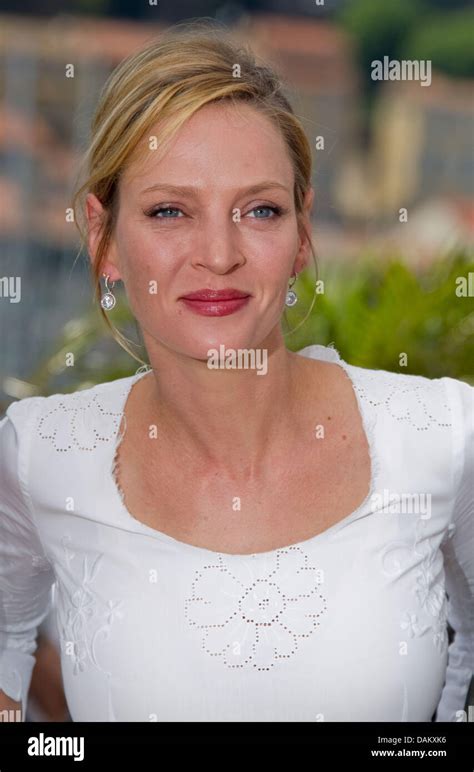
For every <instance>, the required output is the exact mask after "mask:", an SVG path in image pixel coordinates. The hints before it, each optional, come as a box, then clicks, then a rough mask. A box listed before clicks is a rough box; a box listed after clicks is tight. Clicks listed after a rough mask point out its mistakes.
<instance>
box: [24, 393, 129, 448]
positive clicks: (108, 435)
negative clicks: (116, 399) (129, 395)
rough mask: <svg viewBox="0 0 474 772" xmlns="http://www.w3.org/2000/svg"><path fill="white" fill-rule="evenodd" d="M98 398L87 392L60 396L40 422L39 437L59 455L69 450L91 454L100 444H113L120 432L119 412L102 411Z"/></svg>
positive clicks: (97, 395) (99, 396) (98, 395)
mask: <svg viewBox="0 0 474 772" xmlns="http://www.w3.org/2000/svg"><path fill="white" fill-rule="evenodd" d="M101 396H102V395H101V394H100V393H98V392H95V393H91V390H90V389H87V390H86V391H85V393H84V394H83V393H82V392H81V391H77V392H73V393H72V394H68V395H66V398H64V397H62V398H61V400H60V402H59V403H58V404H56V405H55V406H54V407H52V408H51V409H50V410H48V411H47V412H46V413H45V414H44V415H43V416H41V418H40V419H39V421H38V435H39V436H40V437H41V438H42V439H43V440H49V441H50V442H51V443H52V445H53V447H54V449H55V450H57V451H58V452H62V453H66V452H68V451H70V450H84V451H89V452H91V451H94V450H95V449H96V448H97V447H98V445H99V443H103V442H112V441H113V440H114V439H115V436H116V434H117V431H118V429H119V425H120V419H121V417H122V411H121V410H117V411H113V410H107V409H105V408H104V407H103V405H102V404H101V401H100V400H101ZM104 397H105V398H106V395H104ZM66 400H67V401H66ZM63 413H67V414H68V420H67V421H64V419H63ZM107 419H110V420H107Z"/></svg>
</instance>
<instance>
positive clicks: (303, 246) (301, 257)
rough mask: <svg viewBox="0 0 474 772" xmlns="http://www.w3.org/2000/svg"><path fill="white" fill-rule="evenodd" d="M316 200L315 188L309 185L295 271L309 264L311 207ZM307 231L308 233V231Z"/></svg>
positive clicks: (300, 219) (299, 225) (300, 227)
mask: <svg viewBox="0 0 474 772" xmlns="http://www.w3.org/2000/svg"><path fill="white" fill-rule="evenodd" d="M313 201H314V190H313V188H312V187H309V188H308V190H307V191H306V193H305V197H304V201H303V212H302V214H301V215H300V217H299V223H298V230H299V234H300V245H299V248H298V252H297V254H296V258H295V264H294V271H295V272H296V273H300V271H302V270H303V269H304V268H305V267H306V266H307V264H308V262H309V258H310V254H311V245H310V242H309V238H308V235H311V230H312V228H311V209H312V206H313ZM305 229H306V231H307V233H306V231H305Z"/></svg>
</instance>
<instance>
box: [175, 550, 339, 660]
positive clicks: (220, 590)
mask: <svg viewBox="0 0 474 772" xmlns="http://www.w3.org/2000/svg"><path fill="white" fill-rule="evenodd" d="M253 557H257V556H255V555H254V556H249V559H248V560H245V561H244V560H242V557H241V556H239V561H238V562H237V561H233V560H231V558H230V557H229V556H226V555H222V554H220V555H219V556H218V558H217V562H216V563H215V564H213V565H206V566H204V567H203V568H202V569H201V570H198V571H196V573H195V578H194V580H193V584H192V594H191V597H190V598H188V599H187V600H186V606H185V613H186V617H187V620H188V622H189V624H190V625H191V626H193V627H195V628H197V629H198V630H199V631H200V633H201V641H202V648H203V649H204V651H205V652H206V653H207V654H209V655H210V656H212V657H218V658H220V659H221V661H222V662H223V664H225V665H226V666H227V667H229V668H246V667H248V668H255V669H257V670H270V668H272V667H273V666H274V665H275V664H276V663H278V662H280V661H282V660H287V659H289V658H290V657H292V656H294V655H295V654H296V653H297V651H298V648H299V646H300V643H301V641H302V639H304V638H309V637H310V636H311V635H313V633H314V632H315V631H316V629H317V628H318V626H319V624H320V618H321V616H322V615H323V614H324V613H325V611H326V601H325V598H324V597H323V595H322V594H321V592H320V588H321V584H322V581H323V579H322V575H321V571H320V569H318V568H317V567H315V566H311V565H309V558H308V556H307V554H306V553H305V552H304V551H303V550H302V549H301V547H299V546H290V547H287V548H282V549H279V550H275V552H272V553H269V555H268V560H267V559H265V560H264V561H257V562H253V561H252V558H253ZM259 557H260V556H259ZM290 588H291V590H290Z"/></svg>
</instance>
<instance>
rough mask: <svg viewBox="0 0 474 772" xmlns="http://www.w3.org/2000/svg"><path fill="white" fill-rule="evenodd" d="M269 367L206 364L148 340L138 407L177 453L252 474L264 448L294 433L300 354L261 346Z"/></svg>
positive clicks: (282, 443)
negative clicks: (260, 372)
mask: <svg viewBox="0 0 474 772" xmlns="http://www.w3.org/2000/svg"><path fill="white" fill-rule="evenodd" d="M262 349H266V352H267V371H266V373H265V374H264V375H258V374H257V373H258V371H257V370H255V369H209V367H208V366H207V360H204V361H203V360H200V359H193V358H191V357H189V356H182V355H180V354H176V352H173V351H170V350H169V349H167V348H165V347H163V346H162V345H161V344H160V345H157V344H154V342H150V341H148V345H147V351H148V355H149V358H150V364H151V367H152V368H153V371H154V376H153V377H152V376H146V378H145V379H144V380H145V381H147V382H148V383H147V388H146V389H145V392H146V393H145V394H144V396H143V399H142V400H141V410H142V414H143V415H144V420H145V421H146V422H147V423H156V424H157V426H158V427H160V429H159V431H160V433H161V434H162V435H163V436H165V437H166V436H170V437H173V447H174V448H177V449H178V450H179V452H180V454H181V453H182V456H180V457H181V458H183V459H184V458H186V457H187V458H193V459H196V458H198V459H199V460H200V462H202V463H203V464H205V465H206V466H207V467H211V468H214V469H215V470H216V471H218V470H222V471H224V470H235V469H241V470H245V471H246V472H247V474H249V475H253V474H257V473H258V470H259V469H260V468H261V467H262V465H263V464H264V462H266V461H268V448H269V447H272V448H273V449H274V451H275V452H278V449H281V450H283V448H284V447H288V442H289V441H291V439H292V438H293V436H294V435H295V433H296V431H297V430H298V420H297V416H296V415H295V411H296V409H298V407H299V398H300V375H301V373H302V365H303V362H302V359H303V358H302V357H301V356H299V355H297V354H293V353H292V352H290V351H288V350H287V349H286V347H285V345H284V341H283V339H282V338H281V340H276V341H275V342H274V343H273V345H269V346H267V347H266V346H265V345H263V346H262Z"/></svg>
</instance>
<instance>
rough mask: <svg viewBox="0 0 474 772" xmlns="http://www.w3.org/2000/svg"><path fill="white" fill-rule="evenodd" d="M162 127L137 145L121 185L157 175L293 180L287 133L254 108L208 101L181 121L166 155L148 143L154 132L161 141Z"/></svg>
mask: <svg viewBox="0 0 474 772" xmlns="http://www.w3.org/2000/svg"><path fill="white" fill-rule="evenodd" d="M162 127H163V124H160V123H156V124H155V125H154V126H152V127H151V129H150V131H149V132H148V133H147V136H146V137H144V138H142V140H141V141H140V143H139V144H138V145H137V148H136V151H135V153H134V154H133V156H132V158H131V159H130V161H129V163H128V164H127V167H126V169H125V171H124V174H123V175H122V182H121V186H122V187H126V188H127V190H129V191H135V192H139V191H141V190H142V189H144V188H145V187H147V185H152V184H154V183H155V182H157V181H158V180H159V181H160V182H163V183H169V184H176V185H179V184H183V185H185V184H187V185H195V186H196V187H200V186H203V187H204V186H207V185H208V184H209V183H210V182H211V181H212V185H213V186H215V187H222V188H225V187H232V186H235V187H238V186H242V187H243V186H245V184H247V183H248V184H251V183H255V182H259V181H260V180H264V179H278V180H280V181H281V182H282V183H284V184H287V185H288V186H291V184H292V181H293V175H294V173H293V166H292V162H291V159H290V155H289V152H288V148H287V146H286V143H285V141H284V139H283V135H282V134H281V132H280V131H279V129H278V127H277V126H276V125H275V124H274V123H273V122H272V121H271V120H270V119H269V118H267V117H266V116H265V115H263V114H262V113H261V112H260V111H259V110H258V109H255V108H254V107H251V106H249V105H246V104H244V103H239V104H237V105H233V104H229V103H225V104H224V103H220V104H217V103H212V104H209V105H205V106H204V107H202V108H200V110H198V111H197V112H196V113H195V114H194V115H193V116H192V117H191V118H189V119H188V120H187V121H186V122H185V123H184V124H183V126H181V128H180V129H179V130H178V131H177V132H176V134H175V135H174V137H173V138H172V140H171V141H170V143H169V145H168V147H167V149H166V151H165V153H164V154H163V153H160V152H156V151H154V150H153V149H150V147H149V140H150V137H152V136H156V137H157V138H158V145H159V136H160V129H161V128H162ZM250 178H251V179H250ZM249 180H250V181H249Z"/></svg>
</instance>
